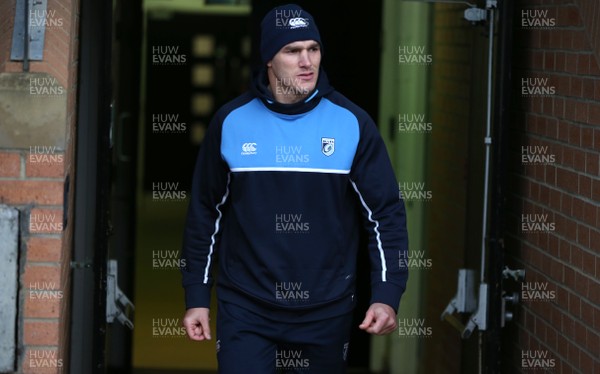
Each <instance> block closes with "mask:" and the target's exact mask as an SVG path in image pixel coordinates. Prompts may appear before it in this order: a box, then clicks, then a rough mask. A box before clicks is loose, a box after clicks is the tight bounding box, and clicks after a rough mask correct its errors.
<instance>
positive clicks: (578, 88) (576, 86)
mask: <svg viewBox="0 0 600 374" xmlns="http://www.w3.org/2000/svg"><path fill="white" fill-rule="evenodd" d="M582 92H583V81H582V80H581V79H580V78H577V77H571V86H570V89H569V94H570V95H571V96H576V97H581V93H582Z"/></svg>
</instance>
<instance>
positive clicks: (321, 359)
mask: <svg viewBox="0 0 600 374" xmlns="http://www.w3.org/2000/svg"><path fill="white" fill-rule="evenodd" d="M351 324H352V313H347V314H345V315H342V316H338V317H333V318H329V319H325V320H320V321H315V322H302V323H294V321H289V322H281V321H274V320H271V319H269V318H268V316H262V315H258V314H256V313H253V312H252V311H250V310H247V309H244V308H241V307H239V306H236V305H233V304H230V303H226V302H221V301H219V304H218V310H217V358H218V362H219V373H222V374H241V373H244V374H246V373H248V374H283V373H324V374H325V373H327V374H336V373H340V374H341V373H345V372H346V358H347V354H348V341H349V339H350V329H351Z"/></svg>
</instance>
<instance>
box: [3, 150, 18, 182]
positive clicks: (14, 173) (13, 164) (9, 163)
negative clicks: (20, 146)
mask: <svg viewBox="0 0 600 374" xmlns="http://www.w3.org/2000/svg"><path fill="white" fill-rule="evenodd" d="M20 175H21V155H20V154H19V153H16V152H0V177H7V178H18V177H19V176H20Z"/></svg>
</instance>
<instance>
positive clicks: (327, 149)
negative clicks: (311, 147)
mask: <svg viewBox="0 0 600 374" xmlns="http://www.w3.org/2000/svg"><path fill="white" fill-rule="evenodd" d="M321 152H323V154H324V155H325V156H331V155H332V154H333V152H335V138H321Z"/></svg>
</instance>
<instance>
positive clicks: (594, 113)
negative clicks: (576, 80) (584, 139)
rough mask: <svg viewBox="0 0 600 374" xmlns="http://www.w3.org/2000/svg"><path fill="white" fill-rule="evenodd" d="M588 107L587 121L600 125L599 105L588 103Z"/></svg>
mask: <svg viewBox="0 0 600 374" xmlns="http://www.w3.org/2000/svg"><path fill="white" fill-rule="evenodd" d="M588 107H589V114H588V121H589V123H590V124H593V125H600V105H598V104H590V105H588Z"/></svg>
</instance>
